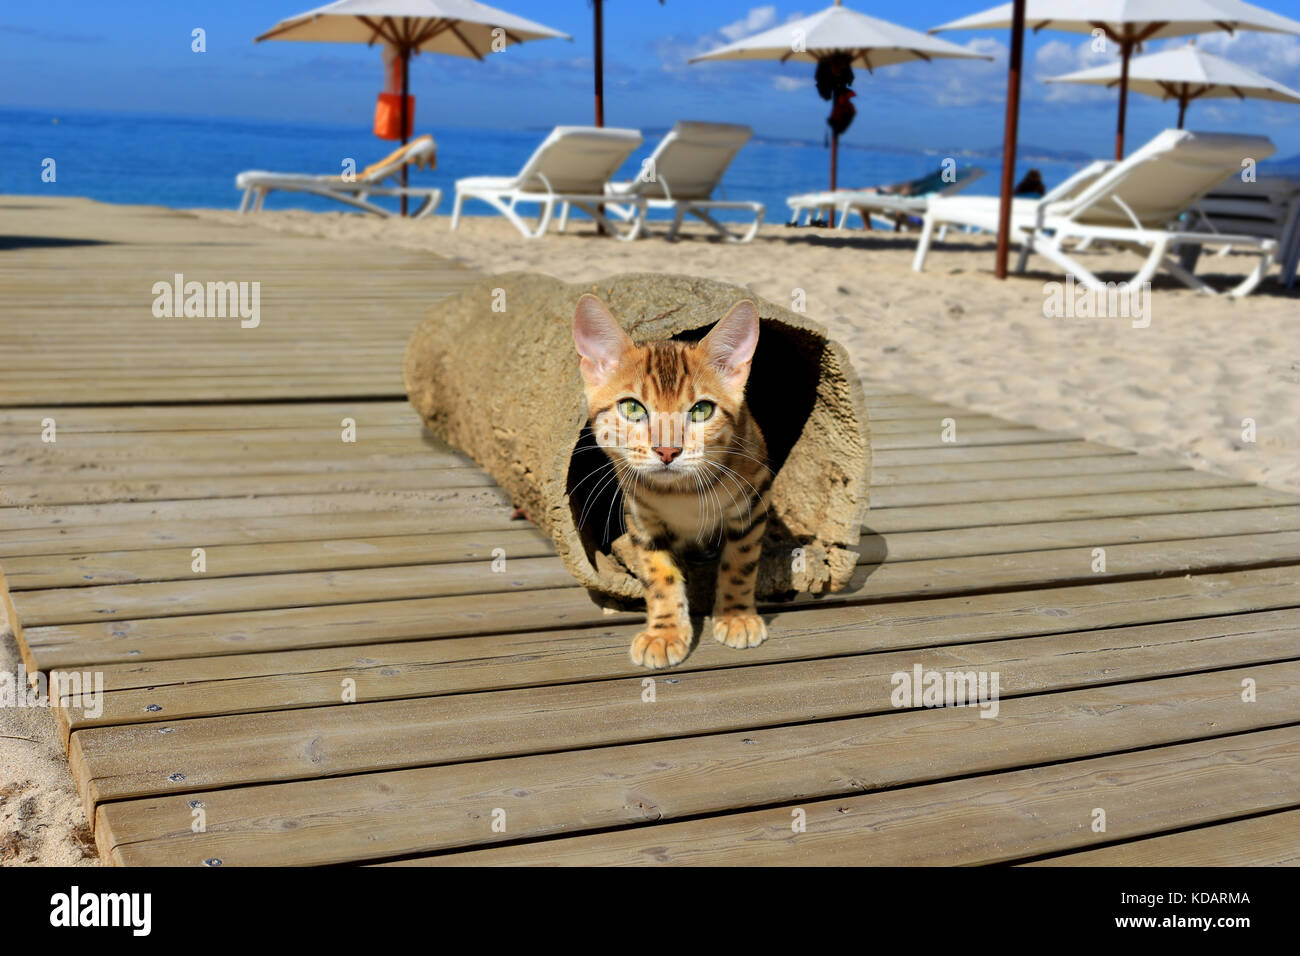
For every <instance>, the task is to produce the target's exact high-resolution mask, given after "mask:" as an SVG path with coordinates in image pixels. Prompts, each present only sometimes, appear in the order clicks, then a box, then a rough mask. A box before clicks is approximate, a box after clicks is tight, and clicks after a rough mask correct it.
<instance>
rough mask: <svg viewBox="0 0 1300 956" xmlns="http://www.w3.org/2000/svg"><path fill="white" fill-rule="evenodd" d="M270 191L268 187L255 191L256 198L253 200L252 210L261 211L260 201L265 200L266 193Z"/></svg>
mask: <svg viewBox="0 0 1300 956" xmlns="http://www.w3.org/2000/svg"><path fill="white" fill-rule="evenodd" d="M270 191H271V190H269V189H259V190H258V191H257V198H256V199H254V200H253V212H261V211H262V203H264V202H266V194H267V193H269V192H270Z"/></svg>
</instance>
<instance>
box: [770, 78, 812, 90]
mask: <svg viewBox="0 0 1300 956" xmlns="http://www.w3.org/2000/svg"><path fill="white" fill-rule="evenodd" d="M772 85H773V86H774V87H776V88H777V89H778V90H780V91H781V92H782V93H793V92H794V91H795V90H806V89H808V88H809V87H810V85H811V84H809V82H808V79H807V77H804V78H800V77H797V76H776V77H773V78H772Z"/></svg>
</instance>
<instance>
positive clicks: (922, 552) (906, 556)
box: [886, 505, 1300, 561]
mask: <svg viewBox="0 0 1300 956" xmlns="http://www.w3.org/2000/svg"><path fill="white" fill-rule="evenodd" d="M1297 530H1300V505H1290V506H1287V507H1273V508H1241V509H1239V510H1234V511H1200V512H1193V513H1191V514H1165V515H1139V516H1136V517H1125V518H1098V519H1094V520H1082V521H1046V522H1042V523H1039V524H1019V525H1008V526H1002V527H997V526H992V527H983V528H955V529H952V530H942V531H914V532H903V533H899V534H891V535H890V536H889V537H888V539H887V540H886V546H887V547H888V550H889V557H890V558H891V559H892V560H895V561H914V560H919V559H924V558H939V557H954V556H960V555H976V554H1004V553H1008V552H1013V551H1032V550H1035V549H1043V550H1048V549H1053V548H1063V547H1080V548H1085V547H1086V548H1088V549H1092V548H1094V547H1109V546H1111V545H1115V544H1127V543H1133V544H1137V543H1139V542H1153V541H1174V540H1178V539H1185V538H1212V537H1216V536H1218V535H1233V534H1259V533H1264V532H1269V531H1297Z"/></svg>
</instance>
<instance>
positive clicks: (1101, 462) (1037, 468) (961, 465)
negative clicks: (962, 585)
mask: <svg viewBox="0 0 1300 956" xmlns="http://www.w3.org/2000/svg"><path fill="white" fill-rule="evenodd" d="M1016 447H1019V446H1016ZM1188 467H1190V466H1188V465H1185V464H1183V463H1181V462H1177V461H1173V460H1166V459H1160V458H1148V457H1147V456H1146V455H1098V456H1096V457H1090V458H1085V457H1073V458H1041V459H1040V458H1031V459H1029V460H1028V461H955V462H950V463H948V464H936V465H893V466H891V467H887V468H886V467H879V466H876V467H873V468H872V469H871V484H872V487H873V490H874V488H876V487H884V486H892V485H924V484H933V483H935V482H946V481H995V480H1001V479H1011V478H1049V477H1057V476H1060V477H1070V478H1073V477H1078V476H1081V475H1103V474H1117V473H1120V472H1134V471H1181V470H1184V469H1187V468H1188Z"/></svg>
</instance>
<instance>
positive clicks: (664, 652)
mask: <svg viewBox="0 0 1300 956" xmlns="http://www.w3.org/2000/svg"><path fill="white" fill-rule="evenodd" d="M690 649H691V632H690V631H689V630H688V629H686V628H684V627H680V626H678V627H666V628H662V629H661V630H657V631H642V632H641V633H640V634H638V635H637V636H636V639H635V640H634V641H632V663H633V664H640V665H643V666H645V667H672V666H674V665H675V664H680V663H681V662H682V661H684V660H685V659H686V655H687V653H688V652H689V651H690Z"/></svg>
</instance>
